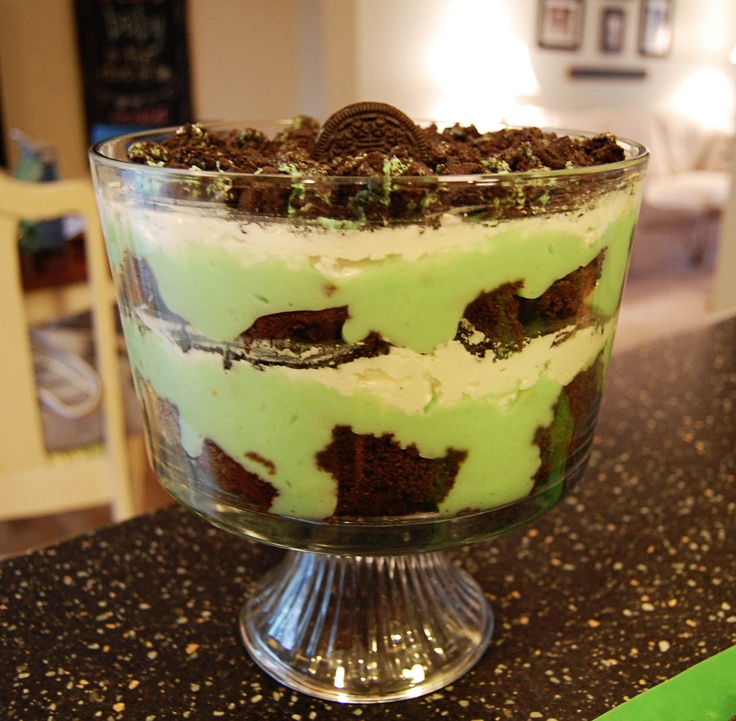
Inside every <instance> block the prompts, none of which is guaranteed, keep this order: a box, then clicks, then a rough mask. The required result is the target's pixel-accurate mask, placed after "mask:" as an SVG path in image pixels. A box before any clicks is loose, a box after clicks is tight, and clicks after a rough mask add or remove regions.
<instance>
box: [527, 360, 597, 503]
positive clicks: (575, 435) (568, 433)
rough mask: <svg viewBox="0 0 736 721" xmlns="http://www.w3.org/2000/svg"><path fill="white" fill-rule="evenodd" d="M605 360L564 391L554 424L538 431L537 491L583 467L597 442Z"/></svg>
mask: <svg viewBox="0 0 736 721" xmlns="http://www.w3.org/2000/svg"><path fill="white" fill-rule="evenodd" d="M603 366H604V363H603V356H602V355H600V356H598V358H597V359H596V361H595V362H594V363H593V365H591V366H590V368H588V369H587V370H584V371H582V372H581V373H578V374H577V375H576V376H575V378H573V379H572V381H570V383H568V384H567V385H566V386H565V387H564V388H563V389H562V394H561V395H560V397H559V399H558V401H557V403H556V404H555V407H554V412H553V413H554V415H553V420H552V423H551V424H550V425H549V426H547V427H546V428H538V429H537V433H536V435H535V438H534V442H535V445H536V446H537V447H538V448H539V455H540V459H541V464H540V467H539V469H538V470H537V473H536V474H535V476H534V478H535V486H534V490H535V491H536V490H537V489H538V486H539V485H540V484H542V483H544V484H546V485H554V483H555V482H556V481H557V480H560V479H561V478H563V477H564V476H565V475H567V474H568V473H569V472H570V469H572V468H574V467H575V466H577V465H578V464H579V463H580V460H581V458H583V457H584V456H585V454H586V452H587V450H588V448H589V446H590V444H591V443H592V441H593V428H594V423H595V418H596V415H597V411H598V404H599V402H600V393H601V388H602V385H603V375H604V369H603Z"/></svg>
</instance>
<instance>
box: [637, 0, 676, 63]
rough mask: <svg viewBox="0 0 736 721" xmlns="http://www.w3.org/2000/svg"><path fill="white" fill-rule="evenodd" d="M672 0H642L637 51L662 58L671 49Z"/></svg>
mask: <svg viewBox="0 0 736 721" xmlns="http://www.w3.org/2000/svg"><path fill="white" fill-rule="evenodd" d="M673 4H674V3H673V0H642V4H641V17H640V21H639V53H640V54H641V55H645V56H647V57H656V58H663V57H666V56H667V55H669V54H670V51H671V50H672V26H673V25H672V15H673V12H674V8H673Z"/></svg>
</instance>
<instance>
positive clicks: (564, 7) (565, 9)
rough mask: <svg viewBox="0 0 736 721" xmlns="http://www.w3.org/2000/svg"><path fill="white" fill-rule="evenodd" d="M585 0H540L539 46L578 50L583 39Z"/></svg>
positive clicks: (538, 12)
mask: <svg viewBox="0 0 736 721" xmlns="http://www.w3.org/2000/svg"><path fill="white" fill-rule="evenodd" d="M583 7H584V6H583V0H539V7H538V11H537V14H538V31H537V32H538V35H537V42H538V44H539V47H541V48H548V49H552V50H577V49H578V48H580V46H581V44H582V41H583Z"/></svg>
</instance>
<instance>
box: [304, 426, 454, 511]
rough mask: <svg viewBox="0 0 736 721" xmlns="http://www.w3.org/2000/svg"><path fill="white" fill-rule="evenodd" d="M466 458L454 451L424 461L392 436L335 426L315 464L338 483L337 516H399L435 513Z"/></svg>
mask: <svg viewBox="0 0 736 721" xmlns="http://www.w3.org/2000/svg"><path fill="white" fill-rule="evenodd" d="M466 456H467V453H466V451H463V450H456V449H450V450H448V452H447V454H446V455H445V456H443V457H442V458H424V457H422V456H421V455H420V454H419V451H418V450H417V448H416V446H414V445H410V446H408V447H406V448H404V447H402V446H401V445H400V444H399V443H398V442H397V441H396V440H395V439H394V437H393V436H391V435H388V434H386V435H382V436H374V435H370V434H365V435H363V434H358V433H355V432H354V431H353V429H352V428H350V427H349V426H336V427H335V428H333V429H332V443H330V445H329V446H327V447H326V448H325V449H324V450H322V451H320V453H318V454H317V464H318V466H319V467H320V468H321V469H323V470H325V471H327V472H328V473H330V474H331V475H332V476H333V478H334V479H335V480H336V481H337V487H338V490H337V507H336V509H335V515H336V516H397V515H404V514H407V513H421V512H430V511H436V510H437V504H438V503H439V502H441V501H442V500H444V498H445V497H446V496H447V494H448V493H449V492H450V489H451V488H452V486H453V484H454V481H455V476H457V473H458V471H459V470H460V466H461V465H462V463H463V461H464V460H465V458H466Z"/></svg>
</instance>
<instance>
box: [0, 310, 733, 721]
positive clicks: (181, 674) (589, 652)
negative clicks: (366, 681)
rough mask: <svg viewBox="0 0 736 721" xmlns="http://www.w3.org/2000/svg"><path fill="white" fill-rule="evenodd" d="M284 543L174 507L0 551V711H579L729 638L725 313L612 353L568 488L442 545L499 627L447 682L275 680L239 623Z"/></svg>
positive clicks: (479, 714) (84, 714) (135, 714)
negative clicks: (360, 684) (306, 690)
mask: <svg viewBox="0 0 736 721" xmlns="http://www.w3.org/2000/svg"><path fill="white" fill-rule="evenodd" d="M282 553H283V552H282V551H279V550H277V549H272V548H268V547H266V546H261V545H257V544H255V543H251V542H250V541H246V540H243V539H239V538H236V537H234V536H230V535H228V534H227V533H225V532H223V531H220V530H217V529H215V528H213V527H211V526H210V525H209V524H208V523H206V522H205V521H203V520H201V519H199V518H197V517H196V516H194V515H193V514H190V513H189V512H187V511H184V510H182V509H179V508H178V507H171V508H167V509H164V510H162V511H158V512H156V513H153V514H151V515H147V516H143V517H140V518H137V519H134V520H133V521H129V522H127V523H123V524H120V525H116V526H112V527H110V528H106V529H103V530H101V531H98V532H94V533H90V534H88V535H84V536H81V537H79V538H76V539H74V540H72V541H68V542H65V543H62V544H59V545H56V546H52V547H49V548H46V549H43V550H40V551H35V552H32V553H29V554H27V555H24V556H20V557H17V558H13V559H9V560H6V561H4V562H2V563H0V633H1V634H2V636H1V638H2V647H1V648H0V650H1V651H2V652H1V653H0V718H3V719H22V720H23V721H29V720H30V721H35V720H36V719H39V720H40V719H59V720H66V719H96V718H100V719H105V720H107V719H135V720H136V721H139V720H140V721H160V720H161V719H178V718H183V719H186V718H190V719H210V718H224V719H231V718H233V719H235V718H238V719H244V718H247V719H291V720H293V721H309V720H315V721H316V720H318V719H336V718H353V719H354V718H360V719H366V720H367V719H430V718H449V719H453V720H455V719H484V720H486V721H491V720H493V719H513V720H516V719H541V720H543V721H553V720H557V721H570V720H572V719H585V720H590V719H593V718H595V717H596V716H598V715H600V714H602V713H604V712H605V711H606V710H608V709H610V708H611V707H613V706H615V705H618V704H620V703H622V702H624V701H625V700H626V699H628V698H631V697H633V696H635V695H637V694H639V693H640V692H642V691H644V690H645V689H647V688H651V687H653V686H655V685H657V684H659V683H660V682H662V681H664V680H665V679H668V678H670V677H672V676H674V675H675V674H677V673H679V672H680V671H683V670H685V669H687V668H689V667H691V666H693V665H694V664H696V663H698V662H699V661H701V660H703V659H705V658H708V657H710V656H712V655H714V654H716V653H718V652H720V651H722V650H724V649H726V648H728V647H730V646H732V645H734V644H736V319H734V318H731V319H728V320H724V321H722V322H720V323H718V324H715V325H713V326H709V327H706V328H703V329H698V330H696V331H694V332H690V333H687V334H685V335H680V336H677V337H673V338H671V339H668V340H666V341H663V342H657V343H655V344H652V345H649V346H645V347H642V348H640V349H637V350H635V351H633V352H630V353H625V354H622V355H620V356H614V358H613V361H612V364H611V371H610V376H609V381H608V385H607V389H606V394H605V398H604V403H603V408H602V410H601V416H600V420H599V424H598V429H597V433H596V441H595V447H594V451H593V455H592V458H591V464H590V467H589V470H588V473H587V475H586V477H585V479H584V480H583V482H582V484H581V485H580V486H579V488H578V489H577V490H576V491H575V492H574V494H573V495H572V496H571V497H569V498H568V499H566V500H564V501H563V502H562V503H560V504H559V505H558V506H557V508H555V509H553V510H551V511H550V512H549V513H548V514H547V515H545V516H544V517H543V518H541V519H539V520H537V521H536V522H534V523H533V524H530V525H528V526H525V527H523V528H520V529H516V530H515V531H512V532H511V533H508V534H507V535H505V536H503V537H500V538H498V539H494V540H491V541H486V542H483V543H480V544H477V545H475V546H470V547H466V548H463V549H460V550H456V551H453V552H452V556H453V558H455V559H457V561H458V562H459V563H460V564H461V565H462V566H463V567H464V568H466V569H467V570H468V571H470V572H471V573H472V574H473V575H474V576H475V577H476V579H477V580H478V581H479V582H480V584H481V586H482V587H483V588H484V589H485V590H486V592H487V594H488V597H489V598H490V599H491V601H492V603H493V607H494V612H495V614H496V624H497V628H496V632H495V635H494V638H493V640H492V642H491V646H490V648H489V650H488V651H487V653H486V654H485V656H484V657H483V658H482V659H481V661H480V662H479V663H478V665H477V666H476V668H475V669H474V670H473V671H471V672H470V673H469V674H468V675H466V676H465V677H463V678H462V679H460V680H459V681H457V682H455V683H454V684H453V685H452V686H450V687H448V688H446V689H444V690H442V691H439V692H437V693H434V694H431V695H429V696H425V697H423V698H419V699H415V700H411V701H401V702H395V703H391V704H384V705H366V706H358V705H345V706H342V705H340V704H336V703H328V702H324V701H320V700H315V699H311V698H309V697H306V696H303V695H301V694H298V693H295V692H292V691H290V690H288V689H285V688H284V687H283V686H281V685H279V684H278V683H276V682H275V681H272V680H271V679H270V678H269V677H268V676H266V675H265V674H264V673H263V672H262V671H261V670H260V669H259V668H258V667H257V666H256V665H255V663H254V662H253V661H251V659H250V657H249V656H248V654H247V653H246V651H245V649H244V647H243V645H242V643H241V641H240V637H239V635H238V630H237V621H236V617H237V614H238V611H239V609H240V606H241V605H242V604H243V602H244V600H245V597H246V596H247V594H248V592H249V589H250V588H251V587H252V584H253V582H254V580H256V579H258V578H259V577H260V576H261V575H262V574H263V573H264V572H265V571H266V570H267V569H268V568H270V567H271V566H272V565H273V564H274V563H275V562H276V561H277V560H278V559H279V558H280V557H281V555H282ZM733 713H734V714H736V708H734V709H733ZM684 721H688V720H684ZM724 721H726V720H725V719H724Z"/></svg>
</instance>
